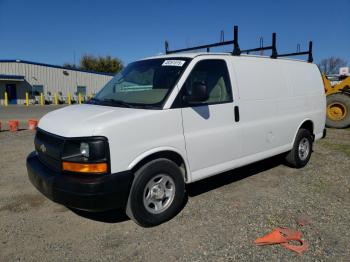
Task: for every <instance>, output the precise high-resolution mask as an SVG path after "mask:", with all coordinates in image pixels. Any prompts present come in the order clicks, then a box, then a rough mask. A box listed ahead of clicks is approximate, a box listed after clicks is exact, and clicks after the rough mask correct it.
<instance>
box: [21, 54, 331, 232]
mask: <svg viewBox="0 0 350 262" xmlns="http://www.w3.org/2000/svg"><path fill="white" fill-rule="evenodd" d="M325 110H326V99H325V94H324V88H323V82H322V77H321V74H320V71H319V70H318V68H317V66H316V65H315V64H312V63H307V62H304V61H296V60H289V59H279V58H278V59H271V58H269V57H256V56H249V55H241V56H232V55H231V54H225V53H179V54H168V55H163V56H157V57H151V58H147V59H143V60H140V61H136V62H134V63H131V64H129V65H128V66H127V67H126V68H125V69H124V70H122V71H121V72H120V73H119V74H117V75H116V76H115V77H114V78H113V79H112V80H111V81H110V82H109V83H107V84H106V85H105V86H104V87H103V88H102V89H101V91H100V92H99V93H98V94H97V95H96V96H95V97H94V98H93V99H92V100H90V101H88V102H87V103H86V104H83V105H72V106H67V107H65V108H62V109H59V110H56V111H53V112H50V113H48V114H47V115H45V116H44V117H43V118H42V119H41V120H40V122H39V125H38V129H37V133H36V136H35V151H34V152H32V153H31V154H30V155H29V156H28V158H27V169H28V175H29V178H30V181H31V182H32V184H33V185H34V186H35V187H36V188H37V189H38V190H39V191H40V192H41V193H42V194H44V195H45V196H46V197H48V198H49V199H51V200H53V201H55V202H57V203H60V204H63V205H65V206H68V207H71V208H76V209H83V210H90V211H99V210H108V209H114V208H125V210H126V213H127V215H128V216H129V217H130V218H132V219H133V220H134V221H135V222H137V223H138V224H140V225H142V226H154V225H158V224H160V223H162V222H164V221H167V220H169V219H171V218H172V217H174V216H175V215H176V214H177V213H178V212H179V210H180V209H181V208H182V204H183V201H184V196H185V185H186V184H189V183H192V182H194V181H198V180H201V179H204V178H207V177H209V176H213V175H216V174H219V173H222V172H224V171H227V170H231V169H234V168H237V167H241V166H244V165H247V164H250V163H253V162H256V161H259V160H262V159H265V158H269V157H272V156H274V155H277V154H281V153H286V162H287V163H288V164H289V165H290V166H293V167H296V168H300V167H303V166H305V165H306V164H307V163H308V161H309V159H310V156H311V153H312V145H313V142H315V141H316V140H318V139H320V138H322V137H323V135H324V127H325V116H326V112H325Z"/></svg>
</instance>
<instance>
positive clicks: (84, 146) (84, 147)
mask: <svg viewBox="0 0 350 262" xmlns="http://www.w3.org/2000/svg"><path fill="white" fill-rule="evenodd" d="M80 154H81V155H82V156H83V157H86V158H89V155H90V154H89V144H88V143H85V142H81V143H80Z"/></svg>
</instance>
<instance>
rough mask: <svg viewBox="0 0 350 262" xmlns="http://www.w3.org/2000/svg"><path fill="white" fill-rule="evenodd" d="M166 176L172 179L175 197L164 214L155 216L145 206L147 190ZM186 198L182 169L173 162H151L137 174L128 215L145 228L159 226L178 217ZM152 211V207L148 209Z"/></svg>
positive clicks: (163, 160) (128, 204)
mask: <svg viewBox="0 0 350 262" xmlns="http://www.w3.org/2000/svg"><path fill="white" fill-rule="evenodd" d="M160 174H164V175H165V176H168V177H170V178H171V179H172V182H174V183H173V189H175V191H174V195H173V198H172V201H171V202H169V203H170V204H169V206H168V207H167V208H166V209H165V210H164V211H162V212H160V213H157V214H154V213H152V212H150V211H149V210H147V208H146V205H145V204H144V197H145V196H144V194H145V190H147V189H145V188H146V187H147V185H148V184H149V182H151V181H153V180H152V179H156V178H157V176H159V175H160ZM184 197H185V182H184V179H183V175H182V172H181V170H180V168H179V167H178V166H177V165H176V164H175V163H174V162H172V161H171V160H168V159H165V158H161V159H156V160H153V161H150V162H149V163H147V164H145V165H144V166H142V167H141V168H139V169H138V170H137V171H136V172H135V179H134V182H133V184H132V187H131V190H130V195H129V200H128V203H127V207H126V213H127V215H128V216H129V217H130V218H131V219H132V220H134V221H135V222H136V223H137V224H139V225H140V226H143V227H152V226H157V225H159V224H161V223H164V222H166V221H168V220H170V219H172V218H173V217H174V216H176V215H177V214H178V213H179V212H180V210H181V209H182V207H183V202H184ZM148 208H149V209H150V207H148Z"/></svg>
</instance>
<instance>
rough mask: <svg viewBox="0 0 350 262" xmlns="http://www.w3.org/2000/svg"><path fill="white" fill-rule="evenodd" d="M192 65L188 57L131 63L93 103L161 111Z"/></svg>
mask: <svg viewBox="0 0 350 262" xmlns="http://www.w3.org/2000/svg"><path fill="white" fill-rule="evenodd" d="M188 62H189V59H188V58H167V59H149V60H143V61H137V62H134V63H131V64H129V65H128V66H127V67H126V68H125V69H124V70H122V71H121V72H120V73H118V74H117V75H116V76H115V77H114V78H113V79H112V80H111V81H110V82H108V83H107V84H106V85H105V86H104V87H103V88H102V89H101V91H100V92H98V93H97V95H96V96H95V98H93V99H92V100H91V101H90V103H96V104H107V105H112V106H121V107H141V108H161V107H162V105H163V102H164V101H165V100H166V98H167V96H168V95H169V94H170V92H171V91H172V90H173V88H174V86H175V85H176V83H177V81H178V80H179V78H180V76H181V74H182V72H183V71H184V70H185V68H186V66H187V64H188Z"/></svg>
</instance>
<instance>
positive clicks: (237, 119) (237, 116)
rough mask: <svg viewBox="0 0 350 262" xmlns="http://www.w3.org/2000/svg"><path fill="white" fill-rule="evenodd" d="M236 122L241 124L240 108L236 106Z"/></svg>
mask: <svg viewBox="0 0 350 262" xmlns="http://www.w3.org/2000/svg"><path fill="white" fill-rule="evenodd" d="M234 110H235V122H239V108H238V106H235V109H234Z"/></svg>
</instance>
